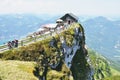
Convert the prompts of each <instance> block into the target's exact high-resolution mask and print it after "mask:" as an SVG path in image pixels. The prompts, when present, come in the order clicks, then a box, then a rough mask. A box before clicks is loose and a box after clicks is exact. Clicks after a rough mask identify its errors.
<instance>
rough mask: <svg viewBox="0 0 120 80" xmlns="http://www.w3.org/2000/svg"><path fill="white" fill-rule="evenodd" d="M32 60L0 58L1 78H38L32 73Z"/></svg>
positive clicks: (3, 79)
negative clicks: (5, 59) (4, 59)
mask: <svg viewBox="0 0 120 80" xmlns="http://www.w3.org/2000/svg"><path fill="white" fill-rule="evenodd" d="M34 67H35V63H34V62H25V61H11V60H9V61H2V60H0V79H1V80H38V79H37V78H36V77H35V76H34V75H33V70H34Z"/></svg>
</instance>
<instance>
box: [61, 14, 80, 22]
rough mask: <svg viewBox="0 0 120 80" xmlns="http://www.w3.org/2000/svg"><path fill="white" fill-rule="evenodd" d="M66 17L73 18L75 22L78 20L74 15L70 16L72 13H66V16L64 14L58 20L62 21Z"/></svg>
mask: <svg viewBox="0 0 120 80" xmlns="http://www.w3.org/2000/svg"><path fill="white" fill-rule="evenodd" d="M67 16H70V17H71V18H73V19H74V20H76V21H78V19H79V18H78V17H77V16H75V15H74V14H72V13H67V14H65V15H64V16H62V17H61V18H60V19H62V20H64V19H65V18H66V17H67Z"/></svg>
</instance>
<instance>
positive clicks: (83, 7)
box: [0, 0, 120, 15]
mask: <svg viewBox="0 0 120 80" xmlns="http://www.w3.org/2000/svg"><path fill="white" fill-rule="evenodd" d="M119 4H120V1H119V0H0V13H1V14H5V13H7V14H8V13H38V14H39V13H48V14H62V13H65V12H73V13H76V14H83V15H119V14H120V10H119V7H120V5H119Z"/></svg>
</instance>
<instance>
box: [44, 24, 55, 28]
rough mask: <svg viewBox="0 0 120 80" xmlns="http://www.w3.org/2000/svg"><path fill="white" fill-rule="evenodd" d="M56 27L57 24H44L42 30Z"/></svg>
mask: <svg viewBox="0 0 120 80" xmlns="http://www.w3.org/2000/svg"><path fill="white" fill-rule="evenodd" d="M56 26H57V24H53V23H52V24H46V25H43V28H55V27H56Z"/></svg>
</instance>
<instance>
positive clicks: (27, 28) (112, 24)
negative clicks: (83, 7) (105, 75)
mask: <svg viewBox="0 0 120 80" xmlns="http://www.w3.org/2000/svg"><path fill="white" fill-rule="evenodd" d="M59 17H60V16H55V17H53V16H50V15H32V14H21V15H18V14H16V15H0V44H3V43H4V42H7V41H9V40H13V39H20V38H21V37H23V36H26V35H28V34H29V33H31V32H35V31H36V30H37V29H38V28H39V27H40V26H41V25H43V24H46V23H53V22H55V21H56V20H57V19H58V18H59ZM80 22H81V24H82V25H83V27H84V29H85V35H86V42H87V45H88V46H89V47H90V48H92V49H94V50H96V51H98V52H99V53H101V54H102V55H104V56H106V57H107V58H109V59H111V60H116V61H117V62H120V36H119V35H120V20H117V21H112V20H109V19H107V18H105V17H102V16H100V17H94V18H89V17H86V18H84V17H80Z"/></svg>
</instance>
